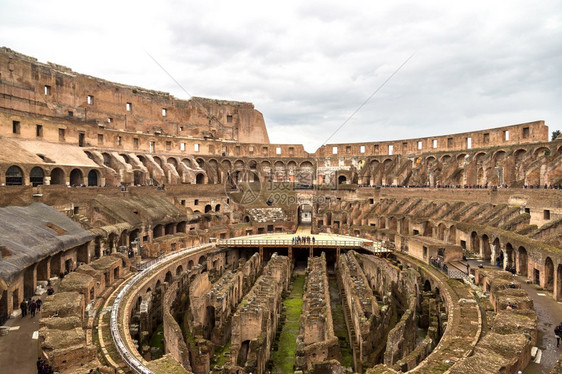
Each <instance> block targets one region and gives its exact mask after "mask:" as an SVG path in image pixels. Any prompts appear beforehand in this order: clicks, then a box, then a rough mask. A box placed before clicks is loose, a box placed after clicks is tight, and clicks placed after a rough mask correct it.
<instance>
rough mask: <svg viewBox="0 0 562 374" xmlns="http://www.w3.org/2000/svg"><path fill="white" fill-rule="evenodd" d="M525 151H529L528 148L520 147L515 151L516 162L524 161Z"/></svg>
mask: <svg viewBox="0 0 562 374" xmlns="http://www.w3.org/2000/svg"><path fill="white" fill-rule="evenodd" d="M525 153H527V150H526V149H522V148H520V149H518V150H516V151H515V153H514V155H515V163H519V162H521V161H522V159H523V156H524V155H525Z"/></svg>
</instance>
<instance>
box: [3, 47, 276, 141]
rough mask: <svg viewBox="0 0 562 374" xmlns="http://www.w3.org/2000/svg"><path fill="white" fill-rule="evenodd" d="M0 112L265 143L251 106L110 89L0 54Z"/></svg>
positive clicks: (12, 54) (30, 60)
mask: <svg viewBox="0 0 562 374" xmlns="http://www.w3.org/2000/svg"><path fill="white" fill-rule="evenodd" d="M0 74H1V76H2V81H1V84H0V92H1V93H2V94H3V96H4V99H3V101H2V102H1V103H0V104H1V105H0V106H2V107H5V108H9V109H11V110H14V111H22V112H28V113H34V114H38V115H48V116H52V117H57V118H72V119H74V120H79V121H83V122H88V123H92V124H94V125H96V126H103V127H106V128H111V129H115V130H131V129H135V130H140V131H142V132H145V131H150V132H160V133H164V134H170V135H176V136H184V137H188V136H199V137H201V138H202V137H203V136H206V137H212V138H222V139H232V140H239V141H241V142H260V143H268V142H269V139H268V135H267V130H266V129H265V123H264V120H263V116H262V114H261V113H260V112H258V111H256V110H255V109H254V106H253V105H252V104H251V103H243V102H229V101H219V100H212V99H205V98H195V97H194V98H191V99H190V100H188V101H184V100H179V99H176V98H174V97H173V96H171V95H170V94H168V93H166V92H158V91H150V90H146V89H143V88H140V87H133V86H126V85H123V84H118V83H112V82H108V81H106V80H102V79H99V78H95V77H91V76H87V75H82V74H78V73H75V72H73V71H72V70H71V69H69V68H67V67H64V66H60V65H56V64H53V63H48V64H43V63H39V62H38V61H37V60H36V59H34V58H32V57H28V56H25V55H22V54H19V53H17V52H14V51H11V50H10V49H8V48H2V49H0Z"/></svg>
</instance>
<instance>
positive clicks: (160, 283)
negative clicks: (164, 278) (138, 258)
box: [154, 279, 162, 289]
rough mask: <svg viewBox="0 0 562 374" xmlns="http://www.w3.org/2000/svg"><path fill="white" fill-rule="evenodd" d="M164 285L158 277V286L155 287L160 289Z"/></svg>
mask: <svg viewBox="0 0 562 374" xmlns="http://www.w3.org/2000/svg"><path fill="white" fill-rule="evenodd" d="M161 286H162V282H160V279H158V281H157V282H156V287H154V288H155V289H159V288H160V287H161Z"/></svg>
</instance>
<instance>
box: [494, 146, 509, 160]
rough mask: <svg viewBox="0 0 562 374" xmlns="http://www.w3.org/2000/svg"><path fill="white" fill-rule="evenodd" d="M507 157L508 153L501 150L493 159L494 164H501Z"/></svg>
mask: <svg viewBox="0 0 562 374" xmlns="http://www.w3.org/2000/svg"><path fill="white" fill-rule="evenodd" d="M505 156H506V152H505V151H504V150H503V149H500V150H498V151H496V152H495V153H494V155H493V156H492V158H493V159H494V162H501V161H503V160H504V159H505Z"/></svg>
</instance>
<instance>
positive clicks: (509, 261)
mask: <svg viewBox="0 0 562 374" xmlns="http://www.w3.org/2000/svg"><path fill="white" fill-rule="evenodd" d="M504 261H505V265H506V267H510V268H512V267H514V266H515V252H514V251H513V246H512V245H511V243H507V244H506V245H505V260H504Z"/></svg>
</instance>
